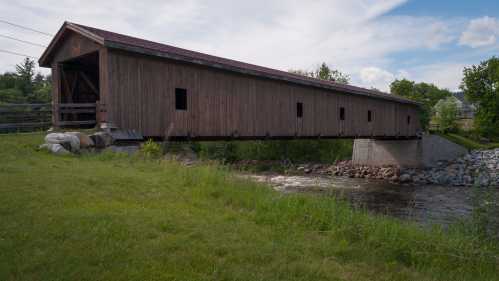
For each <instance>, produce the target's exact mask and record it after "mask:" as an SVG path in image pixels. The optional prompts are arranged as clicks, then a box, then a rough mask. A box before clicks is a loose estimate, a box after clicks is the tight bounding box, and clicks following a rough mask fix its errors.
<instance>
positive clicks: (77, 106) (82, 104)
mask: <svg viewBox="0 0 499 281" xmlns="http://www.w3.org/2000/svg"><path fill="white" fill-rule="evenodd" d="M57 106H58V107H59V108H67V107H72V108H84V107H94V108H95V103H60V104H58V105H57Z"/></svg>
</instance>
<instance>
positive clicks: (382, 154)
mask: <svg viewBox="0 0 499 281" xmlns="http://www.w3.org/2000/svg"><path fill="white" fill-rule="evenodd" d="M467 153H468V150H467V149H466V148H464V147H462V146H460V145H458V144H455V143H453V142H451V141H449V140H447V139H445V138H442V137H440V136H437V135H424V136H423V137H422V138H421V139H414V140H376V139H356V140H355V141H354V145H353V155H352V162H353V164H357V165H368V166H386V165H393V166H399V167H417V168H424V167H433V166H435V165H436V164H437V163H438V162H439V161H451V160H455V159H457V158H459V157H461V156H463V155H465V154H467Z"/></svg>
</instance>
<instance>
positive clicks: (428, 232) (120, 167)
mask: <svg viewBox="0 0 499 281" xmlns="http://www.w3.org/2000/svg"><path fill="white" fill-rule="evenodd" d="M42 139H43V135H42V134H41V133H35V134H11V135H0V159H1V161H0V280H498V279H499V243H498V241H496V240H493V239H492V238H489V237H488V236H487V235H485V234H484V232H483V231H482V229H483V226H482V225H480V224H479V223H476V222H474V221H467V222H464V221H463V223H462V224H457V225H455V226H453V227H450V228H449V229H446V230H444V229H442V228H440V227H438V226H435V227H433V228H431V229H423V228H421V227H420V226H419V225H416V224H414V223H411V222H407V221H400V220H397V219H394V218H389V217H385V216H379V215H372V214H369V213H367V212H366V211H363V210H359V209H352V208H351V207H350V206H349V205H348V204H347V203H346V202H342V201H339V200H336V199H335V198H332V197H319V196H312V195H300V194H283V193H279V192H276V191H274V190H272V189H271V188H269V187H268V186H265V185H262V184H257V183H253V182H250V181H247V180H242V179H240V178H238V177H236V176H235V175H234V173H233V172H232V171H231V170H230V169H228V168H227V167H226V166H223V165H219V164H199V165H195V166H193V167H184V166H181V165H180V164H178V163H175V162H170V161H164V160H161V159H159V158H155V157H144V156H143V155H137V156H134V157H130V156H127V155H122V154H116V153H102V154H82V155H76V156H54V155H51V154H49V153H47V152H44V151H38V150H37V146H38V145H39V144H40V143H41V142H42Z"/></svg>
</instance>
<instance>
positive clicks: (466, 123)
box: [435, 92, 476, 130]
mask: <svg viewBox="0 0 499 281" xmlns="http://www.w3.org/2000/svg"><path fill="white" fill-rule="evenodd" d="M451 98H453V99H454V102H455V103H456V105H457V119H458V124H459V126H460V127H461V128H462V129H464V130H469V129H472V128H473V119H474V118H475V110H476V107H475V105H473V104H471V103H469V102H468V101H466V100H465V98H464V93H463V92H457V93H452V96H451ZM443 101H444V100H440V101H439V102H437V104H436V105H435V108H436V107H437V106H438V105H439V103H441V102H443Z"/></svg>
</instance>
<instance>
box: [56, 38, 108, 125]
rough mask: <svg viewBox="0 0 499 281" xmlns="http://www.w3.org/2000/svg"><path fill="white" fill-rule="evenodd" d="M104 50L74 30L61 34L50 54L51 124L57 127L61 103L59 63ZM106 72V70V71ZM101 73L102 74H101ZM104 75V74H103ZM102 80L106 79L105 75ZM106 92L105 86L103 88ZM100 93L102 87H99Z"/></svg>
mask: <svg viewBox="0 0 499 281" xmlns="http://www.w3.org/2000/svg"><path fill="white" fill-rule="evenodd" d="M100 50H105V48H103V47H102V46H100V45H98V44H97V43H95V42H93V41H91V40H89V39H87V38H85V37H83V36H81V35H78V34H76V33H75V32H72V31H71V32H68V33H67V34H65V35H64V36H63V38H62V39H61V42H60V43H59V45H58V47H57V49H56V50H55V52H54V54H53V55H52V59H51V68H52V112H53V113H52V124H53V125H54V126H55V127H59V122H60V120H59V117H60V116H59V107H58V104H59V103H61V94H62V92H63V91H62V89H61V79H62V77H61V66H60V64H61V63H62V62H64V61H67V60H70V59H74V58H77V57H80V56H83V55H86V54H89V53H92V52H96V51H100ZM100 65H101V66H102V65H104V66H105V65H106V64H105V62H104V63H102V62H101V63H100ZM106 73H107V72H106ZM101 75H102V74H101ZM104 75H105V74H104ZM105 78H106V79H105V80H104V81H107V80H108V79H107V77H105ZM106 86H107V84H104V85H102V84H101V88H102V87H106ZM104 90H106V93H107V88H104ZM100 92H101V94H102V92H103V91H102V89H101V91H100ZM106 97H107V96H106Z"/></svg>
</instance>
